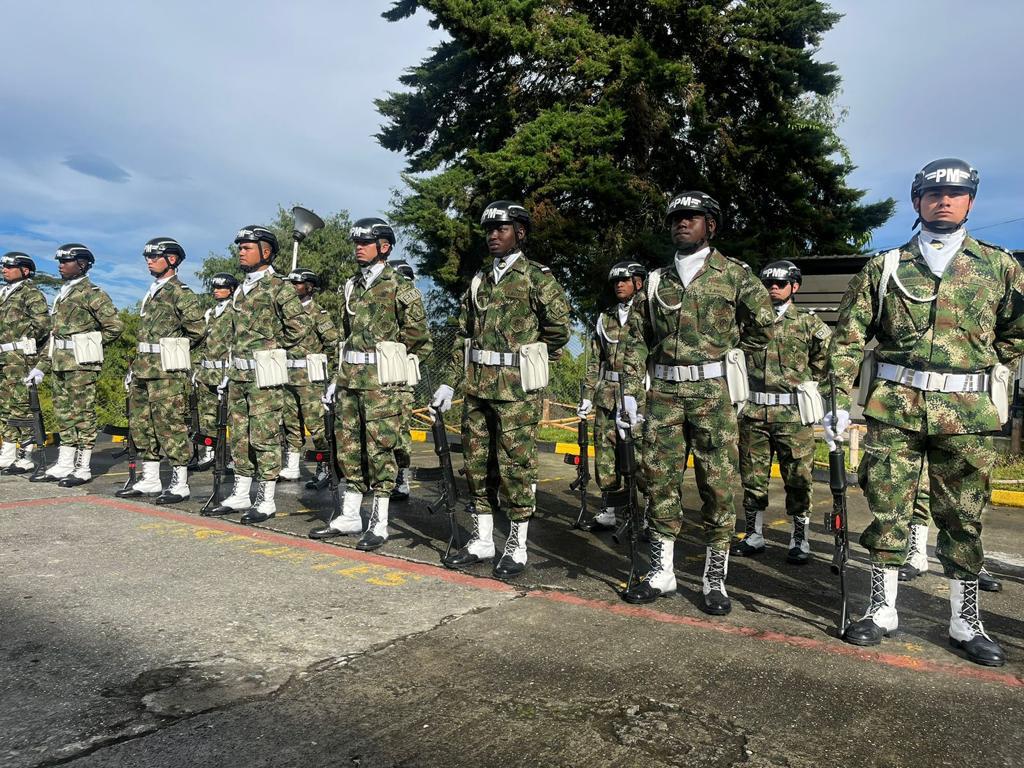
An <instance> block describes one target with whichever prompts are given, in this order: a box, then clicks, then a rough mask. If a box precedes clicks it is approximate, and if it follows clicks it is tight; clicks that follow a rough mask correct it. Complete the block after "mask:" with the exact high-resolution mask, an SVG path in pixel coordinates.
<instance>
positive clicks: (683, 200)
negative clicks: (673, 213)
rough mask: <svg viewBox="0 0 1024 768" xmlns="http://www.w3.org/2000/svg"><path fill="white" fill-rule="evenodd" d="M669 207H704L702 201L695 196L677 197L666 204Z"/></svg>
mask: <svg viewBox="0 0 1024 768" xmlns="http://www.w3.org/2000/svg"><path fill="white" fill-rule="evenodd" d="M668 207H669V208H695V209H700V208H703V207H704V201H703V200H701V199H700V198H697V197H688V196H687V197H677V198H676V199H675V200H673V201H672V202H671V203H669V205H668Z"/></svg>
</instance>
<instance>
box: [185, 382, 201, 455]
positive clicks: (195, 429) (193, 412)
mask: <svg viewBox="0 0 1024 768" xmlns="http://www.w3.org/2000/svg"><path fill="white" fill-rule="evenodd" d="M202 431H203V428H202V427H201V426H200V424H199V387H198V386H197V385H196V384H194V383H191V384H190V385H189V390H188V436H189V438H191V440H192V461H191V462H189V464H190V468H191V467H194V466H195V465H198V464H199V458H200V457H199V448H200V446H201V445H203V444H202V443H200V442H199V441H198V440H197V439H196V438H197V437H198V436H199V433H200V432H202Z"/></svg>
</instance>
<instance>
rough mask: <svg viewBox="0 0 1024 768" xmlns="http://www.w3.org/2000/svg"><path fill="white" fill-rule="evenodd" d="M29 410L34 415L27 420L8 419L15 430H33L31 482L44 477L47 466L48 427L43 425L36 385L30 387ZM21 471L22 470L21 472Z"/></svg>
mask: <svg viewBox="0 0 1024 768" xmlns="http://www.w3.org/2000/svg"><path fill="white" fill-rule="evenodd" d="M28 408H29V410H30V411H31V412H32V415H31V416H30V417H29V418H27V419H8V421H7V424H8V426H10V427H13V428H14V429H31V430H32V464H33V467H32V475H31V477H30V478H29V479H30V480H33V481H34V480H38V479H39V478H41V477H42V476H43V473H44V471H45V465H46V427H45V426H44V425H43V409H42V407H41V406H40V405H39V390H37V389H36V385H35V384H29V385H28ZM19 471H20V470H19Z"/></svg>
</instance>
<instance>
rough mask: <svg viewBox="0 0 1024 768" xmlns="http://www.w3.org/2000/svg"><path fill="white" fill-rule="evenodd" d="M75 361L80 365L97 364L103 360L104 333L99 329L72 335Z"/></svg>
mask: <svg viewBox="0 0 1024 768" xmlns="http://www.w3.org/2000/svg"><path fill="white" fill-rule="evenodd" d="M71 346H72V349H73V350H74V353H75V362H76V363H78V364H79V365H95V364H96V363H102V362H103V334H101V333H100V332H99V331H89V332H88V333H76V334H74V335H73V336H72V337H71Z"/></svg>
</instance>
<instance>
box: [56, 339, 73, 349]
mask: <svg viewBox="0 0 1024 768" xmlns="http://www.w3.org/2000/svg"><path fill="white" fill-rule="evenodd" d="M53 348H54V349H74V348H75V342H74V341H72V340H71V339H58V338H57V337H56V336H55V337H54V338H53Z"/></svg>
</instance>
